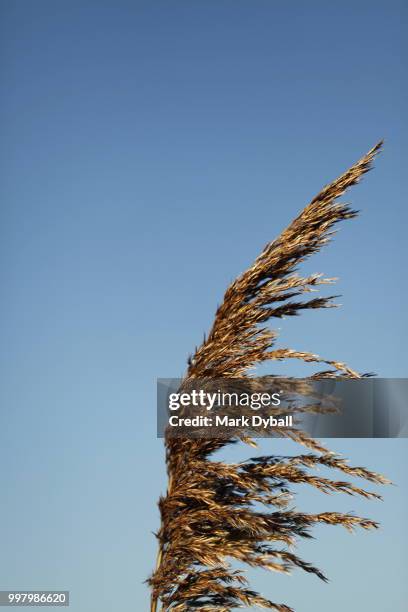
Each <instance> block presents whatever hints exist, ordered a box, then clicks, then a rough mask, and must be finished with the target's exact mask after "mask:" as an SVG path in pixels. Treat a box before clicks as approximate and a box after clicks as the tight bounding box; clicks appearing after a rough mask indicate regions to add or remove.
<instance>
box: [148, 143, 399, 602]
mask: <svg viewBox="0 0 408 612" xmlns="http://www.w3.org/2000/svg"><path fill="white" fill-rule="evenodd" d="M381 146H382V142H379V143H378V144H377V145H376V146H375V147H374V148H373V149H371V150H370V151H369V152H368V153H367V154H366V155H365V156H364V157H362V158H361V159H360V160H359V161H358V162H357V163H356V164H354V165H353V166H352V167H351V168H350V169H349V170H347V171H346V172H345V173H344V174H342V175H341V176H340V177H339V178H337V179H336V180H335V181H333V182H332V183H330V184H329V185H327V186H326V187H324V188H323V189H322V191H321V192H320V193H319V194H318V195H317V196H316V197H315V198H314V199H313V200H312V201H311V202H310V204H308V206H306V208H304V210H303V211H302V212H301V213H300V214H299V216H298V217H297V218H296V219H295V220H294V221H293V222H292V223H291V224H290V225H289V226H288V227H287V228H286V229H285V230H284V231H283V232H282V233H281V235H280V236H279V237H278V238H277V239H276V240H274V241H272V242H270V243H268V244H267V245H266V246H265V248H264V250H263V251H262V253H261V254H260V255H259V256H258V257H257V259H256V260H255V262H254V263H253V265H252V266H251V267H250V268H248V269H247V270H246V271H245V272H244V273H243V274H242V275H241V276H239V277H238V278H237V279H236V280H235V281H234V282H233V283H232V284H231V285H230V287H228V289H227V291H226V293H225V295H224V300H223V302H222V304H221V305H220V306H219V307H218V309H217V311H216V314H215V319H214V323H213V325H212V328H211V330H210V332H209V334H208V336H207V338H206V339H205V340H204V342H203V343H202V345H201V346H200V347H199V348H197V350H196V352H195V354H194V355H193V356H192V357H190V358H189V361H188V370H187V373H186V376H185V381H189V380H190V381H191V380H193V379H196V378H206V377H213V378H238V377H239V378H242V377H246V376H248V375H249V371H250V370H251V369H252V368H254V367H255V366H257V365H258V364H260V363H262V362H265V361H281V360H286V359H300V360H302V361H304V362H306V363H320V364H323V367H324V368H326V369H325V370H323V371H321V372H319V373H317V374H313V375H312V376H311V378H327V377H329V378H330V377H343V378H359V377H360V376H362V375H361V374H359V373H358V372H357V371H355V370H353V369H352V368H350V367H349V366H347V365H346V364H344V363H342V362H340V361H337V360H335V359H322V358H320V357H318V356H317V355H315V354H313V353H310V352H307V351H302V350H294V349H289V348H283V349H282V348H281V349H277V348H273V347H274V343H275V340H276V337H277V333H276V332H275V331H273V330H271V329H269V328H268V327H266V323H267V322H268V321H269V320H270V319H273V318H281V317H285V316H294V315H297V314H299V313H300V312H301V311H302V310H308V309H314V308H329V307H332V306H333V302H332V299H333V297H335V296H330V297H314V298H311V299H307V298H305V294H307V293H309V292H311V291H314V290H317V289H318V288H319V286H320V285H323V284H329V283H332V282H333V281H334V280H335V279H331V278H324V277H322V276H321V275H320V274H313V275H310V276H306V277H302V276H300V275H299V274H298V273H297V267H298V265H299V264H300V263H302V262H303V261H304V260H305V259H306V258H308V257H309V256H310V255H312V254H313V253H316V252H317V251H319V250H320V248H321V247H322V246H324V245H325V244H327V242H329V240H330V239H331V237H332V236H333V234H334V233H335V230H334V227H335V225H336V224H337V223H338V222H339V221H342V220H343V219H351V218H353V217H355V216H356V214H357V212H356V211H354V210H352V209H351V208H350V207H349V206H348V205H347V204H342V203H338V198H339V197H340V196H342V195H343V194H344V192H345V191H346V190H347V189H348V188H349V187H351V186H352V185H355V184H356V183H358V181H359V180H360V178H361V177H362V176H363V175H364V174H365V173H366V172H368V170H369V169H370V167H371V164H372V162H373V160H374V158H375V156H376V155H377V153H378V152H379V151H380V148H381ZM327 367H329V369H327ZM287 436H288V437H291V438H292V439H293V440H294V441H295V442H297V443H299V444H300V445H302V446H303V447H306V448H308V449H309V451H311V452H307V453H306V454H299V455H297V456H279V457H278V456H268V457H253V458H251V459H249V460H248V461H245V462H243V463H235V464H234V463H225V462H222V461H215V460H213V459H212V458H211V456H212V455H213V453H214V452H215V451H217V450H219V449H220V448H222V447H224V446H225V445H227V444H232V443H235V442H237V440H236V439H234V438H227V439H225V438H222V439H221V438H213V439H188V438H170V437H166V440H165V444H166V462H167V470H168V489H167V493H166V495H165V496H164V497H162V498H161V499H160V501H159V508H160V514H161V526H160V529H159V531H158V533H157V539H158V544H159V552H158V557H157V564H156V569H155V571H154V572H153V575H152V576H151V577H150V579H149V581H148V582H149V585H150V587H151V593H152V595H151V612H158V610H159V609H160V611H161V612H188V611H192V610H200V612H229V611H230V610H232V609H233V608H237V607H239V608H242V607H247V608H248V607H251V606H257V607H259V608H264V609H269V610H275V611H278V612H292V609H291V608H289V607H288V606H287V605H284V604H281V603H274V602H273V601H271V600H269V599H266V598H264V597H262V596H261V595H259V594H258V593H256V592H255V591H253V590H251V589H250V588H249V586H248V584H247V580H246V578H245V577H244V576H243V574H242V572H240V571H238V570H233V569H232V567H231V565H230V560H231V559H232V560H236V561H239V562H243V563H245V564H247V565H249V566H252V567H262V568H265V569H269V570H271V571H277V572H284V573H289V572H291V571H292V569H294V568H301V569H303V570H304V571H306V572H308V573H311V574H315V575H316V576H317V577H318V578H320V579H321V580H327V578H326V577H325V575H324V574H323V573H322V572H321V570H319V569H318V568H317V567H315V566H313V565H312V564H310V563H309V562H307V561H305V560H303V559H301V558H300V557H298V556H297V555H296V554H294V553H293V552H292V551H291V547H293V546H294V545H295V544H296V543H297V542H298V540H299V539H300V538H309V537H311V533H310V529H311V528H312V527H313V525H315V524H317V523H324V524H327V525H340V526H343V527H344V528H346V529H347V530H349V531H352V530H353V529H355V528H357V527H361V528H363V529H373V528H376V527H377V526H378V525H377V523H376V522H374V521H372V520H370V519H367V518H361V517H358V516H354V515H352V514H346V513H339V512H323V513H319V514H307V513H302V512H298V511H296V510H294V509H291V508H289V504H290V501H291V499H292V494H291V490H290V485H291V484H296V483H303V484H307V485H309V486H311V487H314V488H316V489H318V490H320V491H322V492H324V493H327V494H330V493H332V492H336V491H340V492H343V493H346V494H348V495H359V496H363V497H366V498H379V495H378V494H376V493H373V492H370V491H366V490H365V489H363V488H360V487H358V486H355V485H354V484H352V483H350V482H348V481H345V480H332V479H329V478H325V477H321V476H318V475H316V474H314V473H313V472H312V470H313V468H316V467H318V466H324V467H326V468H332V469H336V470H338V471H340V472H341V473H343V474H344V475H348V476H350V477H353V478H354V477H359V478H361V479H363V480H366V481H369V482H371V483H375V484H386V483H388V482H389V481H388V480H387V479H386V478H384V477H383V476H381V475H380V474H377V473H375V472H372V471H370V470H367V469H366V468H363V467H352V466H350V465H349V464H348V463H347V461H346V460H345V459H343V458H341V457H339V456H337V455H335V454H333V453H331V452H330V451H329V450H327V449H326V448H325V447H324V446H323V445H322V444H321V443H320V442H318V441H317V440H313V439H311V438H310V437H308V436H306V435H305V434H303V433H302V432H293V431H292V432H291V433H288V434H287ZM243 441H244V442H247V443H248V444H250V445H252V446H256V443H255V442H254V440H253V439H251V438H247V439H244V440H243ZM262 507H264V508H265V509H264V510H263V509H262ZM159 606H160V608H159Z"/></svg>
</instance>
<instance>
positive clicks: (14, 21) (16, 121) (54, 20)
mask: <svg viewBox="0 0 408 612" xmlns="http://www.w3.org/2000/svg"><path fill="white" fill-rule="evenodd" d="M403 4H404V3H403V2H397V1H393V0H387V1H385V0H382V1H380V2H379V1H376V0H367V1H364V0H360V1H356V0H353V1H351V0H342V1H341V2H340V1H337V0H336V1H331V2H327V1H326V0H324V1H323V0H322V1H317V0H309V1H308V2H302V1H301V0H297V1H293V0H288V1H286V2H279V1H277V0H253V1H252V2H251V1H249V0H245V1H244V0H217V1H215V0H194V1H188V0H183V1H182V0H157V1H152V0H150V1H137V0H132V1H130V0H129V1H125V0H109V1H107V0H70V1H68V0H58V1H55V0H36V2H32V1H31V0H24V1H22V0H1V1H0V13H1V15H0V23H1V26H0V28H1V32H0V39H1V43H0V44H1V59H0V62H1V85H2V95H1V102H0V124H1V133H2V138H1V143H0V168H1V176H2V180H1V186H0V190H1V196H2V197H1V201H2V204H1V241H0V249H1V264H0V266H1V268H0V275H1V280H0V282H1V288H2V302H1V318H0V321H1V375H0V376H1V381H0V382H1V397H0V399H1V410H0V461H1V471H0V487H1V491H2V503H1V509H0V516H1V521H0V542H1V552H0V576H1V578H0V581H1V584H0V588H2V589H12V588H20V589H39V588H40V589H53V588H57V589H70V590H71V599H72V605H71V609H72V610H73V612H90V611H91V610H95V611H96V610H97V611H98V612H111V611H113V610H121V612H131V611H132V612H134V611H137V612H139V611H142V610H143V611H144V610H146V609H147V590H146V587H145V585H143V584H142V581H143V580H144V579H145V577H147V575H148V574H149V573H150V571H151V569H152V567H153V563H154V555H155V541H154V538H153V536H152V534H151V532H152V531H153V530H155V529H157V527H158V514H157V511H156V506H155V503H156V499H157V497H158V495H159V493H160V492H163V490H164V487H165V480H164V467H163V449H162V444H161V442H160V441H158V440H156V439H155V425H156V422H155V418H156V417H155V379H156V377H171V376H180V375H182V373H183V371H184V368H185V361H186V357H187V355H188V353H190V352H192V351H193V350H194V346H195V345H196V344H198V343H200V341H201V339H202V335H203V333H204V331H206V330H207V329H208V326H209V324H210V322H211V319H212V316H213V313H214V310H215V307H216V305H217V303H218V302H219V301H220V300H221V297H222V293H223V291H224V289H225V287H226V285H227V284H228V283H229V282H230V281H231V280H232V279H233V278H234V276H235V275H237V274H238V273H240V272H241V271H242V270H243V269H244V268H245V267H246V266H247V265H248V264H249V263H250V262H251V261H252V260H253V258H254V257H255V256H256V255H257V254H258V252H259V251H260V249H261V248H262V247H263V246H264V244H265V243H266V242H267V241H268V240H270V239H271V238H273V237H275V236H276V235H277V234H278V232H279V231H280V230H281V229H282V228H283V227H284V226H285V225H286V224H287V223H288V222H289V221H290V220H291V218H292V217H293V216H294V215H296V214H297V213H298V211H299V210H300V208H301V207H303V206H304V205H305V204H306V203H307V202H308V201H309V200H310V198H311V197H312V196H313V195H315V194H316V193H317V191H318V190H319V189H320V188H321V187H322V186H323V184H324V183H326V182H328V181H330V180H331V179H333V178H335V177H336V176H337V175H338V174H339V173H340V172H342V171H343V170H344V169H345V168H346V167H347V166H348V165H350V164H351V163H353V162H354V161H356V160H357V159H358V158H359V157H360V156H361V155H362V154H363V153H364V152H366V151H367V150H368V149H369V148H370V147H371V146H372V145H373V144H374V143H375V142H376V141H378V140H379V139H380V138H382V137H384V138H385V139H386V146H385V149H384V153H383V154H382V155H381V156H380V158H379V159H378V160H377V162H376V167H375V170H374V171H373V172H372V173H370V174H369V175H368V176H367V177H366V178H365V180H364V182H363V183H362V184H361V185H359V186H357V187H356V188H354V189H353V190H352V191H351V192H350V193H349V194H348V195H347V197H346V199H347V200H351V201H352V202H353V205H354V206H355V207H356V208H358V209H359V210H361V216H360V217H359V218H358V219H357V220H353V221H350V222H347V223H345V224H344V225H343V227H342V229H341V231H340V232H339V234H338V236H337V237H336V240H335V242H334V243H332V244H331V245H330V246H329V247H328V248H327V249H326V250H325V251H324V252H322V253H321V254H319V255H318V256H316V257H315V258H313V260H309V262H308V263H307V264H306V265H305V266H304V270H305V271H309V272H315V271H318V272H320V271H321V272H325V273H326V274H327V275H329V276H339V277H340V281H339V283H338V286H337V288H336V292H338V293H341V294H342V298H341V299H340V302H341V303H342V304H343V307H342V308H341V309H338V310H327V311H322V312H318V313H306V314H305V315H304V316H302V317H298V318H296V319H292V320H290V319H289V320H286V321H283V322H281V321H279V323H278V325H279V327H280V328H281V336H282V338H281V344H280V345H281V346H291V347H293V348H296V349H299V350H311V351H313V352H317V353H319V354H321V355H322V356H325V357H329V358H331V357H335V358H337V359H340V360H344V361H346V362H348V363H349V364H350V365H351V366H352V367H354V368H356V369H359V370H361V371H374V372H376V373H377V374H379V375H381V376H398V377H401V376H402V377H403V376H406V375H407V366H406V325H405V311H406V301H407V290H406V261H405V257H406V247H405V244H404V242H405V233H406V219H407V217H406V203H405V196H406V189H405V186H404V187H403V181H402V179H403V176H404V174H403V165H404V162H406V156H405V155H404V153H403V147H404V145H405V146H406V130H405V128H404V126H403V120H402V119H403V117H402V99H403V97H404V95H405V94H406V91H405V84H404V82H405V74H404V73H405V70H406V66H404V56H405V52H406V50H405V49H404V48H403V46H402V25H401V23H402V19H403V15H402V8H403ZM280 371H284V372H286V373H287V374H290V375H299V374H300V373H301V370H300V369H299V368H298V367H297V366H296V365H295V364H292V363H291V364H287V366H286V367H285V368H283V369H280ZM302 372H303V371H302ZM333 442H334V444H333V445H332V446H333V447H334V448H335V449H336V450H340V451H341V450H344V452H345V454H346V455H348V456H349V457H351V459H352V461H353V462H355V463H356V464H365V465H368V466H369V467H371V468H373V469H376V470H379V471H380V470H383V471H384V472H386V473H387V474H388V475H390V477H392V478H393V479H394V480H395V481H396V482H397V483H398V487H393V488H390V489H389V490H386V491H385V502H383V503H382V504H375V503H373V502H371V503H370V502H367V501H363V502H361V501H359V500H354V499H353V498H346V499H343V498H342V497H340V496H336V497H333V498H328V497H324V496H321V495H320V496H319V495H317V494H316V495H313V496H312V495H311V494H310V493H306V492H303V491H302V492H301V497H300V499H299V504H300V503H301V502H302V506H301V507H302V508H309V507H310V508H311V507H313V508H315V509H319V510H326V509H339V510H341V509H344V510H355V511H358V512H361V513H362V514H363V515H368V516H372V517H373V518H376V519H378V520H380V521H381V522H382V524H383V529H382V531H381V532H378V533H375V534H365V533H364V534H359V535H357V536H355V537H352V536H350V535H348V534H346V533H343V532H341V531H340V530H335V529H333V530H330V529H329V528H326V529H324V530H323V529H319V530H318V531H317V532H316V534H317V536H318V538H317V540H316V541H315V542H313V543H311V544H309V543H308V544H307V545H303V544H302V546H301V548H300V549H299V552H300V553H301V556H303V557H306V558H309V559H310V560H312V561H314V562H316V563H318V564H320V565H321V566H322V567H323V568H324V569H325V570H326V572H327V573H328V575H329V577H330V578H331V582H330V583H329V585H324V584H323V583H320V582H318V581H317V580H316V579H315V578H314V577H311V576H308V575H307V576H302V575H301V573H300V572H296V573H295V575H294V576H292V577H290V578H288V577H285V576H283V577H280V576H279V575H274V574H273V575H270V574H266V573H264V572H262V571H261V572H258V573H256V574H255V573H253V572H251V576H252V575H253V576H254V581H255V583H256V585H257V586H258V587H259V588H260V589H261V590H262V591H263V593H265V594H266V595H270V596H271V598H272V599H274V600H277V601H284V602H286V603H288V604H289V605H293V606H294V607H296V609H297V610H298V612H312V611H313V612H320V611H322V612H323V611H325V612H326V611H327V610H330V611H331V612H340V611H343V610H345V609H347V610H357V609H370V611H371V612H383V611H384V609H392V610H393V611H394V612H400V611H401V612H402V610H403V601H404V599H405V600H406V598H407V586H406V584H407V583H406V578H405V575H406V562H407V553H406V552H405V550H406V548H407V547H406V545H407V536H406V510H407V501H408V485H407V477H406V468H405V467H404V463H405V465H406V458H407V445H406V441H395V440H394V441H393V440H386V441H381V440H374V441H370V440H368V441H359V440H348V441H342V440H335V441H333ZM273 444H274V445H275V444H276V443H273ZM268 445H269V446H268V449H269V450H270V451H271V452H274V450H275V446H274V445H272V443H271V442H269V443H268ZM265 449H266V447H265V444H264V447H263V451H265ZM293 450H294V449H293ZM281 451H282V448H281V447H280V446H279V452H281ZM291 451H292V449H286V451H284V452H291ZM404 564H405V568H404Z"/></svg>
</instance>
